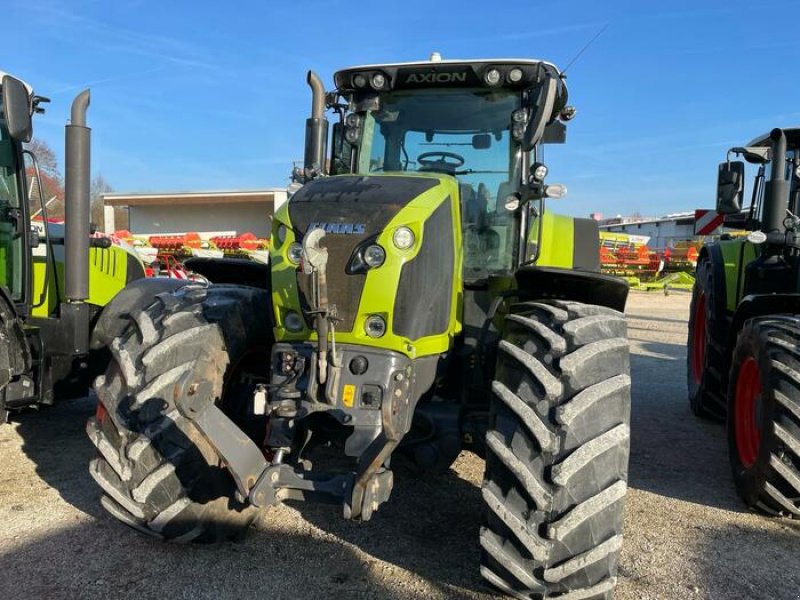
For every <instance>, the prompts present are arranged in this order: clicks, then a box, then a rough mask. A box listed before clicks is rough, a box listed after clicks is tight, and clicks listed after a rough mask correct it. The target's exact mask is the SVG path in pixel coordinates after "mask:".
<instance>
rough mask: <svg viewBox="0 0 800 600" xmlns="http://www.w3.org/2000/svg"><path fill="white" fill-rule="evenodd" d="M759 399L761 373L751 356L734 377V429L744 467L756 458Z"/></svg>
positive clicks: (751, 464)
mask: <svg viewBox="0 0 800 600" xmlns="http://www.w3.org/2000/svg"><path fill="white" fill-rule="evenodd" d="M760 401H761V375H760V373H759V372H758V363H756V361H755V359H754V358H753V357H752V356H751V357H748V358H747V360H745V361H744V362H743V363H742V366H741V367H740V368H739V375H738V376H737V378H736V398H735V404H734V429H735V433H736V450H737V452H738V453H739V462H741V463H742V466H743V467H744V468H746V469H749V468H750V467H752V466H753V465H754V464H755V462H756V459H757V458H758V449H759V447H760V446H761V433H760V431H759V427H758V421H759V420H758V407H759V405H760V403H761V402H760Z"/></svg>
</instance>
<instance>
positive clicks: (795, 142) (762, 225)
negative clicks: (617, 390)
mask: <svg viewBox="0 0 800 600" xmlns="http://www.w3.org/2000/svg"><path fill="white" fill-rule="evenodd" d="M732 154H733V155H738V156H741V157H743V158H744V161H742V160H735V161H734V160H730V158H731V155H732ZM745 161H746V162H748V163H750V164H753V165H754V168H755V170H756V173H755V178H754V180H753V185H752V196H751V198H752V199H751V202H750V206H749V208H748V209H746V210H744V211H742V205H743V202H742V200H743V197H744V187H745ZM717 212H718V213H721V214H724V215H730V217H729V218H730V219H732V220H734V221H739V224H741V221H742V219H743V220H744V229H745V230H747V231H749V233H747V234H746V235H740V236H731V235H728V236H723V237H722V239H721V240H720V241H718V242H715V243H712V244H708V245H706V246H705V247H703V249H702V251H701V252H700V256H699V259H698V263H697V277H696V283H695V286H694V291H693V295H692V304H691V312H690V321H689V339H688V354H687V356H688V364H687V371H688V384H689V400H690V403H691V407H692V409H693V410H694V412H695V413H696V414H698V415H700V416H705V417H710V418H714V419H717V420H726V422H727V433H728V448H729V456H730V462H731V467H732V471H733V477H734V481H735V484H736V488H737V491H738V492H739V494H740V496H741V497H742V498H743V499H744V501H745V502H746V503H747V504H748V505H749V506H751V507H752V508H754V509H757V510H760V511H762V512H765V513H767V514H771V515H775V516H778V515H782V516H788V517H794V518H798V517H800V316H799V315H800V217H798V215H800V129H773V130H772V131H771V132H769V133H767V134H765V135H762V136H760V137H758V138H756V139H755V140H753V141H752V142H750V143H749V144H748V145H747V146H740V147H735V148H731V150H729V151H728V160H726V161H725V162H724V163H722V164H721V165H720V166H719V171H718V186H717Z"/></svg>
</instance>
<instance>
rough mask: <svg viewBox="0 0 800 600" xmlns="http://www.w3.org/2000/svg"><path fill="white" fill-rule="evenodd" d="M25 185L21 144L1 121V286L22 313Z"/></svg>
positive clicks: (26, 286) (26, 291)
mask: <svg viewBox="0 0 800 600" xmlns="http://www.w3.org/2000/svg"><path fill="white" fill-rule="evenodd" d="M1 109H2V105H0V110H1ZM25 185H26V184H25V170H24V162H23V160H22V153H21V144H20V143H19V142H17V141H15V140H13V139H11V137H10V136H9V134H8V129H7V128H6V127H5V123H4V122H3V121H2V120H0V287H2V288H3V289H4V291H5V292H6V294H7V295H8V297H9V300H10V301H11V302H13V303H14V304H15V305H16V308H17V312H18V313H19V314H21V315H27V313H28V309H27V307H28V299H29V297H30V273H29V272H28V269H29V267H30V260H27V253H28V252H29V248H28V238H29V235H28V231H29V229H30V225H29V216H28V212H27V202H25V198H26V193H27V190H26V189H25Z"/></svg>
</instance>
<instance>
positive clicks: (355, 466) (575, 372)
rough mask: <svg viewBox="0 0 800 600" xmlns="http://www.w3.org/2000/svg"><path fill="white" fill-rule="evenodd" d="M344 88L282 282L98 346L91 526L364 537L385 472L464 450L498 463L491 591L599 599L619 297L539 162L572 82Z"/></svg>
mask: <svg viewBox="0 0 800 600" xmlns="http://www.w3.org/2000/svg"><path fill="white" fill-rule="evenodd" d="M334 81H335V86H336V87H335V91H333V92H329V93H325V91H324V89H323V86H322V83H321V81H320V79H319V78H318V77H317V76H316V75H315V74H314V73H309V75H308V83H309V85H310V86H311V88H312V92H313V99H312V116H311V118H309V119H308V120H307V123H306V154H305V161H304V167H303V168H301V169H298V170H297V171H296V172H295V174H294V175H295V180H296V181H297V182H298V184H302V185H298V186H296V187H298V188H299V189H297V190H296V192H295V193H294V194H293V195H292V196H291V198H290V199H289V201H288V203H287V204H286V205H284V206H283V207H281V208H280V209H279V210H278V211H277V213H276V214H275V215H274V219H273V229H272V240H273V244H272V248H271V255H270V270H271V273H270V275H271V277H270V281H266V280H265V281H264V284H263V285H262V286H260V287H248V286H241V285H240V286H237V285H210V286H207V287H201V286H196V285H187V286H185V287H183V288H181V289H180V290H177V291H176V292H173V293H163V294H160V295H159V296H158V297H157V299H156V300H155V302H153V303H152V304H151V305H150V306H148V307H146V308H144V309H137V310H131V311H130V312H129V314H128V326H127V328H126V329H125V330H124V331H123V332H122V333H121V335H119V337H117V338H116V339H115V340H113V341H112V342H111V343H110V349H111V353H112V357H113V358H112V361H111V364H110V366H109V368H108V371H107V372H106V374H105V376H103V377H101V378H98V380H97V383H96V386H95V389H96V392H97V395H98V398H99V400H100V404H99V406H98V412H97V415H96V416H95V417H94V418H93V419H91V420H90V422H89V424H88V430H89V432H90V435H91V436H92V439H93V441H94V442H95V444H96V445H97V447H98V451H99V453H98V456H97V458H95V459H94V460H93V461H92V463H91V466H90V471H91V474H92V476H93V477H94V479H95V480H96V481H97V483H98V484H99V485H100V487H101V488H102V490H103V492H104V496H103V498H102V503H103V505H104V506H105V507H106V509H107V510H109V511H110V512H111V513H112V514H113V515H114V516H116V517H117V518H119V519H120V520H122V521H123V522H125V523H126V524H128V525H130V526H131V527H133V528H135V529H137V530H139V531H141V532H143V533H146V534H149V535H153V536H156V537H160V538H164V539H168V540H173V541H181V542H188V541H213V540H219V539H226V538H229V537H236V536H238V535H241V534H243V533H244V531H245V530H246V529H247V527H248V525H249V524H250V523H251V521H252V519H253V518H254V516H255V514H256V511H255V509H256V508H258V507H266V506H270V505H274V504H277V503H279V502H282V501H298V500H323V501H328V502H334V503H338V504H339V505H340V506H342V509H343V513H344V517H345V518H348V519H354V520H364V521H366V520H368V519H370V517H371V516H372V515H373V514H374V512H375V511H376V510H377V509H378V508H379V506H381V504H382V503H383V502H385V501H387V500H388V499H389V496H390V493H391V490H392V485H393V472H392V470H391V468H390V467H391V461H392V458H393V456H394V455H398V454H399V455H402V456H404V457H406V458H408V459H409V460H410V461H411V462H412V464H413V465H414V466H415V468H416V469H419V470H420V471H428V472H442V471H446V470H447V469H448V468H449V466H450V465H451V464H452V463H453V461H454V460H455V459H456V457H457V456H458V454H459V453H460V452H461V451H462V450H464V449H467V450H471V451H473V452H475V453H477V454H478V455H480V456H482V457H485V458H486V475H485V480H484V484H483V487H482V496H483V499H484V501H485V514H484V516H483V523H482V526H481V528H480V535H479V540H480V546H481V548H482V557H481V572H482V573H483V575H484V577H485V578H486V579H487V580H488V581H489V582H490V583H492V584H493V585H494V586H496V587H497V588H499V589H501V590H503V591H504V592H507V593H508V594H511V595H514V596H516V597H520V598H544V597H548V598H549V597H556V596H558V597H562V596H563V597H575V598H609V597H610V596H611V594H612V591H613V588H614V584H615V576H616V567H617V561H618V554H619V550H620V547H621V543H622V514H623V503H624V497H625V494H626V481H627V468H628V454H629V415H630V377H629V355H628V342H627V334H626V322H625V319H624V317H623V315H622V313H621V312H620V311H622V310H623V309H624V305H625V301H626V298H627V293H628V287H627V284H626V283H625V282H624V281H622V280H620V279H617V278H614V277H609V276H604V275H602V274H600V273H599V235H598V230H597V227H596V225H595V223H594V222H592V221H591V220H588V219H572V218H568V217H562V216H557V215H555V214H552V213H550V212H549V211H546V210H545V201H546V198H548V197H554V196H555V197H560V196H563V194H564V191H565V189H564V187H563V186H559V185H548V184H547V183H545V178H546V176H547V167H546V166H545V165H544V164H543V162H542V156H543V152H542V145H543V144H545V143H556V142H563V141H564V139H565V124H564V123H565V122H566V121H567V120H569V119H570V118H571V117H572V116H573V115H574V109H573V108H572V107H570V106H567V89H566V85H565V82H564V78H563V77H562V75H561V73H560V72H559V70H558V69H557V68H556V67H555V66H554V65H552V64H550V63H547V62H543V61H535V60H496V61H492V60H480V61H441V60H439V59H438V57H436V56H434V57H432V59H431V61H429V62H428V61H426V62H416V63H406V64H388V65H376V66H366V67H356V68H350V69H345V70H342V71H339V72H338V73H336V75H335V77H334ZM326 108H328V109H330V110H332V111H334V112H335V113H336V114H337V115H338V119H337V122H336V123H335V124H334V126H333V131H332V136H331V147H332V151H331V153H330V154H328V152H327V150H326V148H327V146H328V121H327V119H326V117H325V109H326ZM236 268H237V267H236V265H233V264H231V266H230V269H231V275H230V276H229V277H227V278H226V279H225V280H227V281H235V279H236V276H235V273H236V271H235V269H236ZM224 269H225V266H224V263H220V265H219V267H218V269H217V271H218V277H219V273H222V272H223V271H224ZM217 280H219V278H217ZM126 294H127V292H123V293H122V294H120V297H125V296H126ZM431 510H436V509H435V507H431ZM476 529H477V523H476Z"/></svg>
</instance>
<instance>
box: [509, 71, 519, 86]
mask: <svg viewBox="0 0 800 600" xmlns="http://www.w3.org/2000/svg"><path fill="white" fill-rule="evenodd" d="M508 80H509V81H510V82H511V83H519V82H520V81H522V69H516V68H514V69H511V70H510V71H509V72H508Z"/></svg>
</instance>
